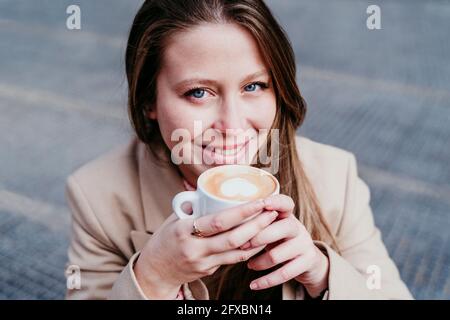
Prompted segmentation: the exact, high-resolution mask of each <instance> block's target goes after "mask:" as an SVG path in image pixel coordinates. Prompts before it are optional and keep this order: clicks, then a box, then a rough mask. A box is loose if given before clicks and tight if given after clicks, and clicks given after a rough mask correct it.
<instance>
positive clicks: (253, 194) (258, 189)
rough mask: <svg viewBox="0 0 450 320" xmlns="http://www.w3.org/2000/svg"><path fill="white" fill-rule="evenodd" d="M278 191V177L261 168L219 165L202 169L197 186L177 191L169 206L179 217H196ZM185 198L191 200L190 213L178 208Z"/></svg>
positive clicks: (180, 207) (186, 200) (262, 197)
mask: <svg viewBox="0 0 450 320" xmlns="http://www.w3.org/2000/svg"><path fill="white" fill-rule="evenodd" d="M279 192H280V185H279V183H278V180H277V179H276V178H275V177H274V176H273V175H271V174H270V173H268V172H267V171H265V170H262V169H258V168H255V167H251V166H246V165H223V166H219V167H214V168H211V169H209V170H206V171H205V172H203V173H202V174H201V175H200V176H199V178H198V179H197V190H196V191H184V192H180V193H178V194H177V195H176V196H175V197H174V199H173V201H172V207H173V210H174V212H175V214H176V215H177V216H178V217H179V218H181V219H183V218H196V217H199V216H203V215H207V214H211V213H216V212H218V211H220V210H223V209H227V208H230V207H234V206H237V205H240V204H243V203H246V202H250V201H254V200H257V199H264V198H267V197H269V196H271V195H274V194H278V193H279ZM185 202H190V203H191V205H192V210H193V213H192V215H189V214H187V213H185V212H184V211H183V210H182V205H183V203H185Z"/></svg>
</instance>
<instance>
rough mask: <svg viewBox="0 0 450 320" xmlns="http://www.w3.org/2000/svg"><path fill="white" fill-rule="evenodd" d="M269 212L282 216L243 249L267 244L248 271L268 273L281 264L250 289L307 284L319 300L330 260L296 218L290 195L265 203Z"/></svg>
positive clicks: (271, 199)
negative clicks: (285, 284)
mask: <svg viewBox="0 0 450 320" xmlns="http://www.w3.org/2000/svg"><path fill="white" fill-rule="evenodd" d="M265 203H266V206H265V209H266V210H274V211H277V212H278V213H279V215H278V218H277V220H275V221H274V222H273V223H272V224H271V225H269V226H268V227H266V228H265V229H264V230H262V231H260V232H259V233H258V234H257V235H256V236H255V237H253V238H252V239H251V240H250V241H248V242H247V243H246V244H244V245H243V246H242V247H241V249H248V248H255V247H259V246H261V245H267V247H266V252H265V253H264V254H262V255H259V256H257V257H255V258H252V259H251V260H249V262H248V264H247V265H248V268H250V269H253V270H266V269H269V268H272V267H274V266H276V265H281V266H280V268H278V269H276V270H275V271H273V272H271V273H269V274H267V275H265V276H263V277H260V278H258V279H256V280H253V281H252V283H251V284H250V288H251V289H253V290H261V289H266V288H270V287H273V286H276V285H279V284H282V283H285V282H287V281H289V280H291V279H295V280H296V281H298V282H300V283H302V284H303V286H304V287H305V289H306V290H307V291H308V294H309V295H310V296H311V297H317V296H319V295H320V293H321V292H322V291H323V290H325V289H327V287H328V269H329V261H328V257H326V256H325V255H324V254H323V253H322V251H320V250H319V248H317V247H316V245H315V244H314V242H313V240H312V239H311V236H310V234H309V232H308V231H307V230H306V228H305V226H304V225H303V224H302V223H301V222H300V221H299V220H298V219H297V218H296V217H295V216H294V215H293V209H294V205H295V204H294V201H293V200H292V199H291V198H290V197H288V196H286V195H275V196H272V197H269V198H267V199H266V200H265Z"/></svg>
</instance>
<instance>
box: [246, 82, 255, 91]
mask: <svg viewBox="0 0 450 320" xmlns="http://www.w3.org/2000/svg"><path fill="white" fill-rule="evenodd" d="M256 86H258V84H257V83H251V84H249V85H248V86H246V87H245V88H244V89H245V91H248V92H252V91H255V90H256Z"/></svg>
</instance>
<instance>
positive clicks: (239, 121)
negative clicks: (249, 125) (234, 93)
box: [212, 97, 247, 133]
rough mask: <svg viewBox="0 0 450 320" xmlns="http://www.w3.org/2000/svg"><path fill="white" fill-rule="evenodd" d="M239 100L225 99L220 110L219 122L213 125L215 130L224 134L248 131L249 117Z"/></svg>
mask: <svg viewBox="0 0 450 320" xmlns="http://www.w3.org/2000/svg"><path fill="white" fill-rule="evenodd" d="M237 100H238V99H236V98H232V97H228V98H225V99H223V102H222V103H221V105H220V107H219V109H218V117H217V120H216V121H215V122H214V124H213V126H212V127H213V129H216V130H217V131H220V132H222V133H226V131H228V132H229V133H232V131H233V130H244V129H246V121H247V117H246V116H245V114H244V112H243V109H244V108H240V103H239V101H237Z"/></svg>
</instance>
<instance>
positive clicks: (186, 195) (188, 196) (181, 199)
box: [172, 191, 199, 219]
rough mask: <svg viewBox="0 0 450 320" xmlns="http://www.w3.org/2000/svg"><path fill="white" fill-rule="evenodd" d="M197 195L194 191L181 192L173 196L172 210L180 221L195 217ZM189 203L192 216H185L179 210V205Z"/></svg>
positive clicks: (181, 210)
mask: <svg viewBox="0 0 450 320" xmlns="http://www.w3.org/2000/svg"><path fill="white" fill-rule="evenodd" d="M198 199H199V197H198V193H197V192H195V191H183V192H180V193H178V194H177V195H175V197H174V198H173V200H172V208H173V211H174V212H175V214H176V215H177V216H178V218H180V219H188V218H195V217H196V215H197V210H196V209H197V203H198ZM185 202H190V203H191V205H192V214H187V213H185V212H184V211H183V209H181V205H182V204H183V203H185Z"/></svg>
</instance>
